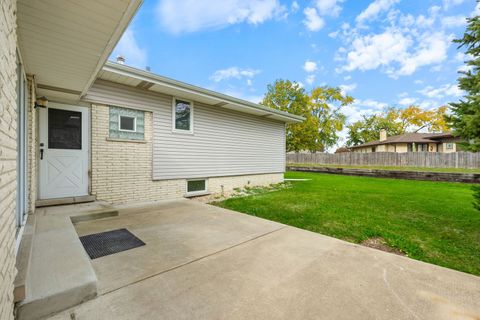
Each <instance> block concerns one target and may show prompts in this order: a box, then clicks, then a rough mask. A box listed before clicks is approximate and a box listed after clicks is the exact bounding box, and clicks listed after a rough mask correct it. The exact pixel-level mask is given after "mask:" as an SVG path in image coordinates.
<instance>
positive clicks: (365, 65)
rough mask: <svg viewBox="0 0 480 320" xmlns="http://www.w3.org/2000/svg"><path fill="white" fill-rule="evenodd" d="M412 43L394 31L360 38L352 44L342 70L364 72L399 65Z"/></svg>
mask: <svg viewBox="0 0 480 320" xmlns="http://www.w3.org/2000/svg"><path fill="white" fill-rule="evenodd" d="M412 42H413V41H412V40H411V39H409V38H408V37H405V36H404V35H403V34H401V33H400V32H396V31H386V32H384V33H381V34H375V35H366V36H363V37H362V36H360V37H358V38H356V39H355V40H354V41H353V43H352V50H351V51H350V52H348V54H347V57H346V59H347V65H346V66H345V67H344V70H347V71H353V70H356V69H359V70H362V71H365V70H372V69H377V68H378V67H380V66H388V65H390V63H392V62H398V63H401V62H402V61H404V60H405V59H406V58H407V49H408V48H409V47H410V46H411V45H412Z"/></svg>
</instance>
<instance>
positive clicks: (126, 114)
mask: <svg viewBox="0 0 480 320" xmlns="http://www.w3.org/2000/svg"><path fill="white" fill-rule="evenodd" d="M109 109H110V111H109V113H110V121H109V137H110V138H113V139H122V140H145V112H144V111H141V110H135V109H129V108H123V107H116V106H109Z"/></svg>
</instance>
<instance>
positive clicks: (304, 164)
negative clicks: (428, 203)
mask: <svg viewBox="0 0 480 320" xmlns="http://www.w3.org/2000/svg"><path fill="white" fill-rule="evenodd" d="M288 166H292V167H327V168H350V169H377V170H400V171H426V172H456V173H480V169H465V168H423V167H405V166H404V167H384V166H346V165H336V164H315V163H313V164H312V163H289V164H288Z"/></svg>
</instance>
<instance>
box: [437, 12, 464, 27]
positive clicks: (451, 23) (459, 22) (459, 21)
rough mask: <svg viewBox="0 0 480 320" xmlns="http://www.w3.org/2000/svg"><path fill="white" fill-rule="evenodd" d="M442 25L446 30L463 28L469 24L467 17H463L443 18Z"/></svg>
mask: <svg viewBox="0 0 480 320" xmlns="http://www.w3.org/2000/svg"><path fill="white" fill-rule="evenodd" d="M441 23H442V27H444V28H458V27H463V26H465V25H466V24H467V17H465V16H462V15H459V16H449V17H443V18H442V21H441Z"/></svg>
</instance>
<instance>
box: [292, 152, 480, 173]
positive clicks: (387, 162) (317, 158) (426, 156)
mask: <svg viewBox="0 0 480 320" xmlns="http://www.w3.org/2000/svg"><path fill="white" fill-rule="evenodd" d="M303 163H305V164H319V165H322V164H323V165H344V166H386V167H390V166H392V167H425V168H468V169H478V168H480V153H470V152H455V153H437V152H405V153H395V152H372V153H357V152H345V153H336V154H330V153H289V154H287V164H303Z"/></svg>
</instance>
